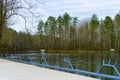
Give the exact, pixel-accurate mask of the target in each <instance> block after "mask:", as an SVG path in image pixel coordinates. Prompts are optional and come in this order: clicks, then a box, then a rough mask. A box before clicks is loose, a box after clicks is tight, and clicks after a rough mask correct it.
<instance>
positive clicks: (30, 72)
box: [0, 59, 100, 80]
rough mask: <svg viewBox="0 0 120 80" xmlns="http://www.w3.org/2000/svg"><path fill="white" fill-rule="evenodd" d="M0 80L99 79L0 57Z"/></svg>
mask: <svg viewBox="0 0 120 80" xmlns="http://www.w3.org/2000/svg"><path fill="white" fill-rule="evenodd" d="M0 80H100V79H96V78H91V77H87V76H82V75H78V74H72V73H67V72H62V71H57V70H52V69H47V68H44V67H37V66H33V65H28V64H23V63H18V62H13V61H9V60H4V59H0Z"/></svg>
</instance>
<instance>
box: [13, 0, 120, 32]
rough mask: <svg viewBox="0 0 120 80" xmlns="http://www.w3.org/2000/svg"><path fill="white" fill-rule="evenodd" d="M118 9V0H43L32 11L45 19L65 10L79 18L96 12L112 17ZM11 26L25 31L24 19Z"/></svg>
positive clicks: (119, 5)
mask: <svg viewBox="0 0 120 80" xmlns="http://www.w3.org/2000/svg"><path fill="white" fill-rule="evenodd" d="M119 11H120V0H43V1H42V5H41V4H39V6H38V7H37V8H36V9H34V12H36V13H37V14H40V15H41V16H42V17H41V19H43V20H46V19H47V17H48V16H55V17H57V16H59V15H63V14H64V13H65V12H67V13H69V14H70V15H71V16H73V17H74V16H75V17H78V18H79V19H83V18H90V17H91V16H92V14H97V16H98V17H99V19H101V18H102V19H104V17H105V16H111V17H112V18H114V16H115V15H116V14H117V13H118V12H119ZM28 20H29V19H28ZM34 20H35V19H34ZM38 20H40V18H39V19H37V21H34V28H36V25H37V24H38ZM16 22H18V21H16ZM18 26H19V27H18ZM30 26H32V27H33V25H31V23H30V22H29V21H28V23H27V27H30ZM11 27H12V28H14V29H15V30H17V31H25V28H24V20H23V19H20V20H19V23H17V24H15V25H11ZM31 29H32V28H31Z"/></svg>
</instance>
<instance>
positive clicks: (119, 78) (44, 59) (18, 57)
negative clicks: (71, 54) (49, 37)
mask: <svg viewBox="0 0 120 80" xmlns="http://www.w3.org/2000/svg"><path fill="white" fill-rule="evenodd" d="M0 57H1V58H6V59H9V60H14V61H17V62H22V63H26V64H31V65H36V66H41V67H46V68H52V69H57V70H61V71H69V72H74V73H79V74H83V75H89V76H95V77H99V78H108V79H113V80H120V73H119V71H118V69H117V67H116V66H117V65H118V62H117V61H116V62H115V63H114V64H111V60H109V61H108V63H105V61H104V60H103V62H102V65H101V67H100V68H99V70H98V71H97V72H89V71H84V70H78V69H74V67H73V65H72V61H71V59H70V58H68V57H66V58H64V60H63V62H62V65H61V66H53V65H49V64H48V62H47V57H45V56H42V57H41V60H40V61H41V62H40V63H37V62H33V61H32V56H30V55H28V56H27V58H28V60H29V61H25V60H22V55H16V56H15V55H13V54H11V55H7V54H6V55H5V57H3V56H1V55H0ZM43 62H44V63H43ZM64 63H68V64H69V66H70V68H65V67H64ZM104 67H112V68H113V69H114V70H115V72H116V74H117V75H116V76H113V75H108V74H102V73H101V71H102V70H103V68H104Z"/></svg>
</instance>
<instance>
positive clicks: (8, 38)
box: [1, 13, 120, 52]
mask: <svg viewBox="0 0 120 80" xmlns="http://www.w3.org/2000/svg"><path fill="white" fill-rule="evenodd" d="M37 29H38V31H37V32H36V34H34V35H31V33H28V32H16V31H15V30H12V29H10V28H4V30H3V34H2V35H3V36H2V39H1V48H3V49H6V50H8V51H12V50H13V51H28V50H40V49H46V50H80V51H109V50H110V49H111V48H114V49H115V51H117V52H120V14H119V13H118V14H116V15H115V17H114V19H112V18H111V17H110V16H106V17H105V19H103V20H99V19H98V17H97V15H96V14H93V15H92V17H91V18H90V19H87V18H86V19H83V20H78V18H77V17H71V16H70V15H69V14H68V13H65V14H63V16H58V17H57V18H56V17H53V16H49V17H48V19H47V20H46V21H45V22H44V21H42V20H40V21H39V23H38V28H37Z"/></svg>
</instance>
